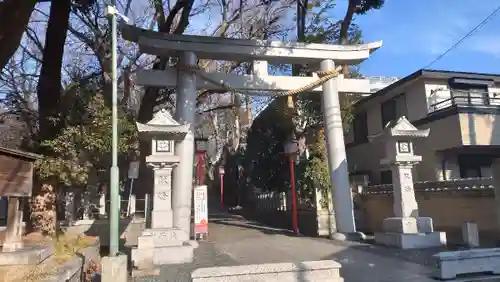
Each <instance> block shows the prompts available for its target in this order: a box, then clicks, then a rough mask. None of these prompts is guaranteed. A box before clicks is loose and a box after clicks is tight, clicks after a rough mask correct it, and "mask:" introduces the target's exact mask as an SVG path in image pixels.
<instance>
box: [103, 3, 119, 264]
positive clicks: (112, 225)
mask: <svg viewBox="0 0 500 282" xmlns="http://www.w3.org/2000/svg"><path fill="white" fill-rule="evenodd" d="M110 4H111V6H108V7H106V14H107V16H109V20H110V24H111V81H112V96H111V99H112V116H111V123H112V141H111V146H112V148H111V170H110V171H111V175H110V185H109V188H110V201H111V204H110V213H109V256H112V257H114V256H118V252H119V240H120V239H119V236H120V235H119V224H120V192H119V187H118V178H119V169H118V81H117V60H116V52H117V51H116V50H117V48H118V46H117V38H116V37H117V30H116V29H117V28H116V14H117V11H116V0H111V3H110Z"/></svg>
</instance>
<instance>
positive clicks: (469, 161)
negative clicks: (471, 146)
mask: <svg viewBox="0 0 500 282" xmlns="http://www.w3.org/2000/svg"><path fill="white" fill-rule="evenodd" d="M491 163H492V160H491V158H489V157H485V156H477V155H462V156H459V157H458V167H459V168H460V178H478V177H488V176H490V175H487V174H486V173H485V172H487V171H489V170H490V168H491Z"/></svg>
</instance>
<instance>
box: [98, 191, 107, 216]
mask: <svg viewBox="0 0 500 282" xmlns="http://www.w3.org/2000/svg"><path fill="white" fill-rule="evenodd" d="M99 216H100V217H104V216H106V194H104V193H101V195H100V196H99Z"/></svg>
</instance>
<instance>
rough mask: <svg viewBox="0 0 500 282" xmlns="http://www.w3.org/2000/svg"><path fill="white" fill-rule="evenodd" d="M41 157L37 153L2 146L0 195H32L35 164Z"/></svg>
mask: <svg viewBox="0 0 500 282" xmlns="http://www.w3.org/2000/svg"><path fill="white" fill-rule="evenodd" d="M40 158H42V157H41V156H39V155H36V154H31V153H26V152H22V151H18V150H13V149H7V148H2V147H0V196H7V197H28V196H31V192H32V188H33V166H34V162H35V160H37V159H40Z"/></svg>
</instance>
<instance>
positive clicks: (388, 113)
mask: <svg viewBox="0 0 500 282" xmlns="http://www.w3.org/2000/svg"><path fill="white" fill-rule="evenodd" d="M381 113H382V128H385V126H386V125H387V123H388V122H391V121H394V120H397V119H398V118H400V117H402V116H404V115H406V95H405V94H404V93H403V94H401V95H399V96H397V97H394V98H392V99H390V100H387V101H385V102H383V103H382V105H381Z"/></svg>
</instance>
